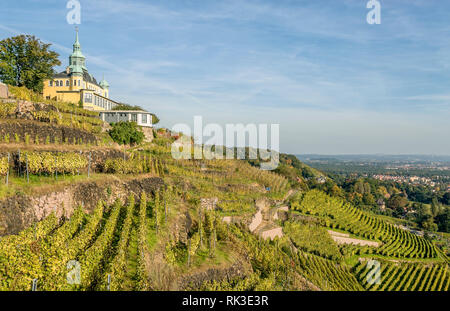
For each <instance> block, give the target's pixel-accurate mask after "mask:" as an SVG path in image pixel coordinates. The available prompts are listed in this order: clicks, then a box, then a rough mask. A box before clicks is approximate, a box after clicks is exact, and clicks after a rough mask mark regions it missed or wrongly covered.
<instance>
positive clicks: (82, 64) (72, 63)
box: [43, 29, 119, 111]
mask: <svg viewBox="0 0 450 311" xmlns="http://www.w3.org/2000/svg"><path fill="white" fill-rule="evenodd" d="M43 95H44V98H46V99H54V100H60V101H66V102H70V103H74V104H79V103H80V102H81V103H82V104H83V107H84V108H85V109H89V110H98V111H103V110H111V109H113V108H114V107H115V106H116V105H118V104H119V103H118V102H115V101H113V100H111V99H110V98H109V95H110V94H109V84H108V82H106V80H105V78H103V80H102V81H100V83H99V82H97V80H96V79H95V78H94V76H92V75H91V74H90V73H89V71H88V70H87V67H86V57H84V55H83V53H82V52H81V45H80V42H79V38H78V29H76V38H75V43H74V44H73V52H72V54H71V55H70V56H69V66H67V68H66V70H65V71H63V72H60V73H58V74H56V75H54V76H53V79H50V80H45V81H44V90H43Z"/></svg>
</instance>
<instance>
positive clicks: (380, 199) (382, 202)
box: [377, 198, 386, 210]
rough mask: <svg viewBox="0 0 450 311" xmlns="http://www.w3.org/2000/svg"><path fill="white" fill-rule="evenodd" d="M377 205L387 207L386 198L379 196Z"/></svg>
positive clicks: (382, 207) (381, 207)
mask: <svg viewBox="0 0 450 311" xmlns="http://www.w3.org/2000/svg"><path fill="white" fill-rule="evenodd" d="M377 205H378V207H379V208H380V209H382V210H384V209H386V203H385V202H384V200H383V199H382V198H379V199H378V200H377Z"/></svg>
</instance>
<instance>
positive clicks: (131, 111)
mask: <svg viewBox="0 0 450 311" xmlns="http://www.w3.org/2000/svg"><path fill="white" fill-rule="evenodd" d="M100 112H117V113H148V114H152V113H151V112H148V111H145V110H103V111H100Z"/></svg>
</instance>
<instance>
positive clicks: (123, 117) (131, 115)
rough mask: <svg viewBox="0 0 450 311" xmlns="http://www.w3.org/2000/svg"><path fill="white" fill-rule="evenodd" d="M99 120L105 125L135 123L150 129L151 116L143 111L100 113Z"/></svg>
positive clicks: (107, 111)
mask: <svg viewBox="0 0 450 311" xmlns="http://www.w3.org/2000/svg"><path fill="white" fill-rule="evenodd" d="M99 113H100V119H101V120H102V121H105V122H107V123H117V122H121V121H122V122H136V123H137V125H139V126H144V127H152V126H153V124H152V114H151V113H150V112H147V111H144V110H105V111H100V112H99Z"/></svg>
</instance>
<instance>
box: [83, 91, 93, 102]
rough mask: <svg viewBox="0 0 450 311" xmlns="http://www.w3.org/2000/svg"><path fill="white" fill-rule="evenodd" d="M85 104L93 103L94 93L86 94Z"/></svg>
mask: <svg viewBox="0 0 450 311" xmlns="http://www.w3.org/2000/svg"><path fill="white" fill-rule="evenodd" d="M84 102H85V103H92V93H85V94H84Z"/></svg>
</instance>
